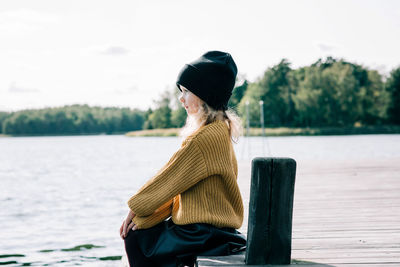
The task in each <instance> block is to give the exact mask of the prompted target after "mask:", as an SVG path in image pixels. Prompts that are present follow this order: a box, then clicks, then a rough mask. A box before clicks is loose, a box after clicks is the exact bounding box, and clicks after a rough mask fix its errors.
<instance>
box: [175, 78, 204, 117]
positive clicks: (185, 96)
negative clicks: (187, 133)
mask: <svg viewBox="0 0 400 267" xmlns="http://www.w3.org/2000/svg"><path fill="white" fill-rule="evenodd" d="M180 88H181V90H182V91H181V92H182V93H181V95H180V97H179V101H181V103H182V106H183V107H184V108H185V109H186V112H187V114H188V115H192V114H196V113H197V111H199V108H200V105H201V103H202V101H201V99H200V98H198V97H197V96H196V95H195V94H193V93H192V92H190V91H189V90H188V89H186V88H185V87H183V86H182V85H181V86H180Z"/></svg>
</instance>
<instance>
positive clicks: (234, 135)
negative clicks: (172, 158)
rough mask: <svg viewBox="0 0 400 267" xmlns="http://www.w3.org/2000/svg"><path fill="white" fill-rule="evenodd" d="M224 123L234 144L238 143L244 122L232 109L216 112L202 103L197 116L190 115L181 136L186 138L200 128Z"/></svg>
mask: <svg viewBox="0 0 400 267" xmlns="http://www.w3.org/2000/svg"><path fill="white" fill-rule="evenodd" d="M217 120H220V121H224V122H225V123H226V125H227V126H228V129H229V136H230V138H231V139H232V141H233V142H234V143H237V141H238V140H239V136H240V135H241V134H242V131H243V127H242V120H241V119H240V117H239V116H238V115H237V114H236V113H235V111H233V110H232V109H228V110H215V109H213V108H212V107H210V106H209V105H207V103H205V102H204V101H201V104H200V105H199V109H198V111H197V113H196V114H193V115H188V116H187V118H186V123H185V125H184V126H183V128H182V129H181V132H180V136H182V137H184V138H186V137H188V136H189V135H191V134H192V133H194V132H195V131H197V130H198V129H199V128H200V127H202V126H204V125H207V124H210V123H212V122H215V121H217Z"/></svg>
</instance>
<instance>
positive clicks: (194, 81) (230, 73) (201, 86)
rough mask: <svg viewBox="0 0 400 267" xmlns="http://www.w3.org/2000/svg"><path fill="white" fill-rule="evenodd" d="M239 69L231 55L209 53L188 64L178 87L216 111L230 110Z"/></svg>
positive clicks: (183, 70)
mask: <svg viewBox="0 0 400 267" xmlns="http://www.w3.org/2000/svg"><path fill="white" fill-rule="evenodd" d="M236 74H237V67H236V64H235V61H233V58H232V56H231V55H230V54H229V53H225V52H221V51H209V52H207V53H205V54H204V55H202V56H201V57H200V58H198V59H197V60H195V61H193V62H191V63H189V64H186V65H185V66H184V67H183V68H182V70H181V72H180V73H179V75H178V79H177V81H176V85H177V86H178V88H179V90H181V88H180V85H182V86H184V87H186V88H187V89H188V90H189V91H191V92H192V93H193V94H195V95H196V96H198V97H199V98H200V99H201V100H203V101H204V102H206V103H207V104H208V105H209V106H211V107H212V108H214V109H216V110H226V109H228V101H229V98H230V97H231V95H232V90H233V87H234V86H235V81H236Z"/></svg>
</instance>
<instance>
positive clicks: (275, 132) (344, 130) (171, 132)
mask: <svg viewBox="0 0 400 267" xmlns="http://www.w3.org/2000/svg"><path fill="white" fill-rule="evenodd" d="M179 130H180V129H179V128H169V129H152V130H140V131H132V132H128V133H126V134H125V135H126V136H129V137H145V136H178V135H179ZM245 132H246V130H245V131H244V133H243V135H245ZM356 134H400V126H394V125H382V126H363V127H318V128H316V127H313V128H288V127H277V128H265V136H296V135H306V136H314V135H356ZM249 135H250V136H262V135H263V134H262V129H261V128H250V131H249Z"/></svg>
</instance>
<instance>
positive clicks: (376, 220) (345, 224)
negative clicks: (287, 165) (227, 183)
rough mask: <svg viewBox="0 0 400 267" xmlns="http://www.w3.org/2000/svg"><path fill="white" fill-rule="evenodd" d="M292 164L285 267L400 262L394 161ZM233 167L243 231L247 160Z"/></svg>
mask: <svg viewBox="0 0 400 267" xmlns="http://www.w3.org/2000/svg"><path fill="white" fill-rule="evenodd" d="M297 163H298V164H297V176H296V186H295V195H294V212H293V239H292V264H291V265H301V266H307V265H310V266H314V267H316V266H354V267H359V266H400V159H389V160H387V159H382V160H374V161H365V160H364V161H363V160H358V161H351V162H349V161H347V162H345V161H343V162H339V161H335V162H332V161H330V162H323V161H320V162H299V161H298V162H297ZM239 166H240V171H239V184H240V188H241V190H242V194H243V197H244V202H245V207H246V214H245V215H246V216H245V222H244V225H243V227H242V228H241V231H242V232H246V229H247V221H246V220H247V208H248V202H249V198H248V196H249V187H250V184H249V183H250V179H249V177H250V163H243V162H242V163H240V164H239ZM243 258H244V256H243V255H240V256H237V257H236V258H234V259H233V260H232V261H231V262H226V263H223V262H212V261H207V260H206V259H200V260H199V266H213V265H223V266H243V263H242V261H243Z"/></svg>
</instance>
